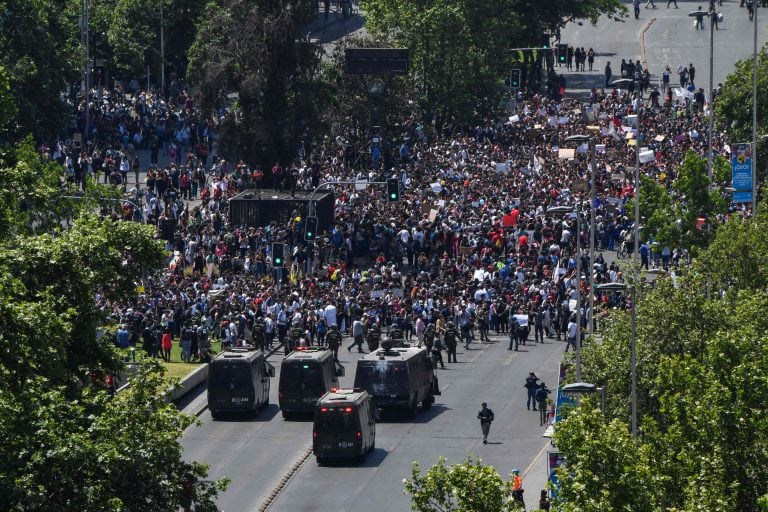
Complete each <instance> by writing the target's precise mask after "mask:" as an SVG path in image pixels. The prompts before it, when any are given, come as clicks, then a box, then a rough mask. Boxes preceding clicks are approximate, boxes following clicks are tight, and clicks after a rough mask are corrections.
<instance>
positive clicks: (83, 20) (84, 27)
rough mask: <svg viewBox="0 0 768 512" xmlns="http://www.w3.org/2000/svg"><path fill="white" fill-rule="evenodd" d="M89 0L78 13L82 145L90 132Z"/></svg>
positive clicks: (84, 0) (86, 140) (83, 1)
mask: <svg viewBox="0 0 768 512" xmlns="http://www.w3.org/2000/svg"><path fill="white" fill-rule="evenodd" d="M88 1H89V0H82V4H81V11H82V12H81V15H80V35H81V37H82V40H83V47H85V65H84V66H83V89H84V90H83V93H84V94H83V98H84V100H85V133H84V134H83V147H85V145H86V144H87V142H88V135H89V134H90V132H91V107H90V91H91V44H90V41H89V39H90V38H89V34H88V32H89V29H88V11H89V5H88Z"/></svg>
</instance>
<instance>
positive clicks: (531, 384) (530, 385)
mask: <svg viewBox="0 0 768 512" xmlns="http://www.w3.org/2000/svg"><path fill="white" fill-rule="evenodd" d="M538 381H539V378H538V377H537V376H536V374H535V373H533V372H530V373H528V376H527V377H526V378H525V384H523V387H524V388H525V389H527V390H528V401H527V402H526V403H525V406H526V407H527V408H528V410H529V411H530V410H531V404H533V410H534V411H535V410H536V390H538V389H539V382H538Z"/></svg>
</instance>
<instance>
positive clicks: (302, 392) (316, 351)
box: [278, 347, 344, 419]
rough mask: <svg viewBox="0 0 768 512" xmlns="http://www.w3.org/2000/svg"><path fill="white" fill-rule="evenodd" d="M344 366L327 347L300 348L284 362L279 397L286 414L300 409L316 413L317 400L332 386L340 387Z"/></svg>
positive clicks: (294, 412)
mask: <svg viewBox="0 0 768 512" xmlns="http://www.w3.org/2000/svg"><path fill="white" fill-rule="evenodd" d="M342 376H344V367H343V366H342V365H341V364H339V363H338V362H336V361H334V359H333V352H331V351H330V350H328V349H324V348H314V347H313V348H301V347H299V348H297V349H296V350H295V351H293V352H291V353H290V354H288V355H287V356H286V357H285V359H283V363H282V365H281V366H280V383H279V385H278V399H279V401H280V409H281V410H282V412H283V418H285V419H289V418H291V417H292V416H293V415H295V414H297V413H310V414H311V413H312V412H314V410H315V405H316V404H317V401H318V400H319V399H320V397H321V396H323V395H324V394H325V393H327V392H328V391H330V390H331V389H334V388H338V387H339V377H342Z"/></svg>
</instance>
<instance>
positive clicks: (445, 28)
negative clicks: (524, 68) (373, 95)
mask: <svg viewBox="0 0 768 512" xmlns="http://www.w3.org/2000/svg"><path fill="white" fill-rule="evenodd" d="M363 7H364V8H365V10H366V13H367V19H366V28H367V29H368V30H369V32H370V33H371V34H372V35H373V36H374V37H376V38H379V39H382V40H384V41H387V42H389V43H390V44H391V45H392V46H398V47H405V48H409V49H410V51H411V72H410V77H411V79H412V82H413V89H414V91H415V93H416V95H417V100H418V106H419V109H420V113H421V114H422V116H423V118H424V119H425V121H427V122H431V121H433V120H434V119H438V120H445V121H448V122H450V121H451V120H452V119H453V118H454V117H455V118H456V119H462V120H464V119H477V118H482V117H484V116H488V115H490V114H492V113H493V112H494V111H495V110H496V109H498V106H499V100H500V98H501V96H502V94H503V92H504V91H503V88H502V82H503V79H504V78H505V77H506V74H507V73H508V71H509V69H510V67H511V64H512V57H513V56H512V54H511V52H510V51H509V49H510V48H512V47H530V46H536V45H538V44H539V42H540V36H541V34H543V33H545V32H550V33H554V32H555V31H556V30H557V29H559V28H560V27H563V26H564V25H565V23H566V21H567V20H570V19H574V18H588V19H590V20H591V21H593V22H595V21H596V20H597V18H598V17H599V15H600V14H601V13H603V14H609V15H618V14H621V13H624V12H625V11H626V9H625V8H624V7H623V6H622V4H621V3H620V2H618V1H616V0H589V1H584V2H571V1H561V0H557V1H554V2H530V1H527V0H503V1H490V0H482V1H467V0H427V1H422V0H366V1H364V2H363ZM534 53H536V52H534ZM532 56H533V53H531V52H528V53H525V54H524V55H523V56H522V58H521V60H523V59H525V61H526V62H530V61H531V59H532ZM536 56H537V58H538V57H540V56H541V53H536ZM530 74H531V75H532V73H530Z"/></svg>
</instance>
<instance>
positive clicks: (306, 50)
mask: <svg viewBox="0 0 768 512" xmlns="http://www.w3.org/2000/svg"><path fill="white" fill-rule="evenodd" d="M310 13H311V11H310V3H309V2H307V1H306V0H290V1H283V2H271V1H258V2H252V1H246V0H220V1H218V2H211V3H209V4H208V5H207V7H206V11H205V14H204V16H202V17H201V18H200V21H199V25H198V30H197V36H196V38H195V42H194V44H193V45H192V47H191V49H190V51H189V56H190V70H189V79H190V82H191V83H192V84H193V85H194V86H195V87H197V88H198V89H199V92H200V94H201V100H202V104H201V106H202V108H203V110H204V111H205V112H206V113H212V112H219V111H221V110H222V109H224V108H228V112H229V115H228V116H227V117H226V118H225V119H224V122H223V124H222V126H221V127H220V129H221V135H222V137H221V138H222V144H223V145H224V148H223V152H224V154H227V155H230V156H231V157H234V158H244V159H246V160H247V161H250V162H270V161H278V160H279V161H281V162H289V161H290V160H291V159H292V158H293V157H294V155H295V150H296V147H297V143H298V139H299V136H300V135H301V134H302V132H303V130H304V129H305V127H306V125H307V123H311V122H312V119H313V118H315V117H317V114H316V111H315V106H314V103H313V99H312V95H311V93H308V92H309V91H308V89H309V88H308V87H307V86H308V84H311V83H312V82H313V80H314V78H315V74H316V72H317V69H318V65H319V54H318V53H317V51H316V48H315V47H314V46H313V45H309V44H299V43H297V39H298V36H299V28H300V26H301V24H302V23H303V22H304V21H306V20H307V19H308V16H309V14H310ZM228 93H233V96H228Z"/></svg>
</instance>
